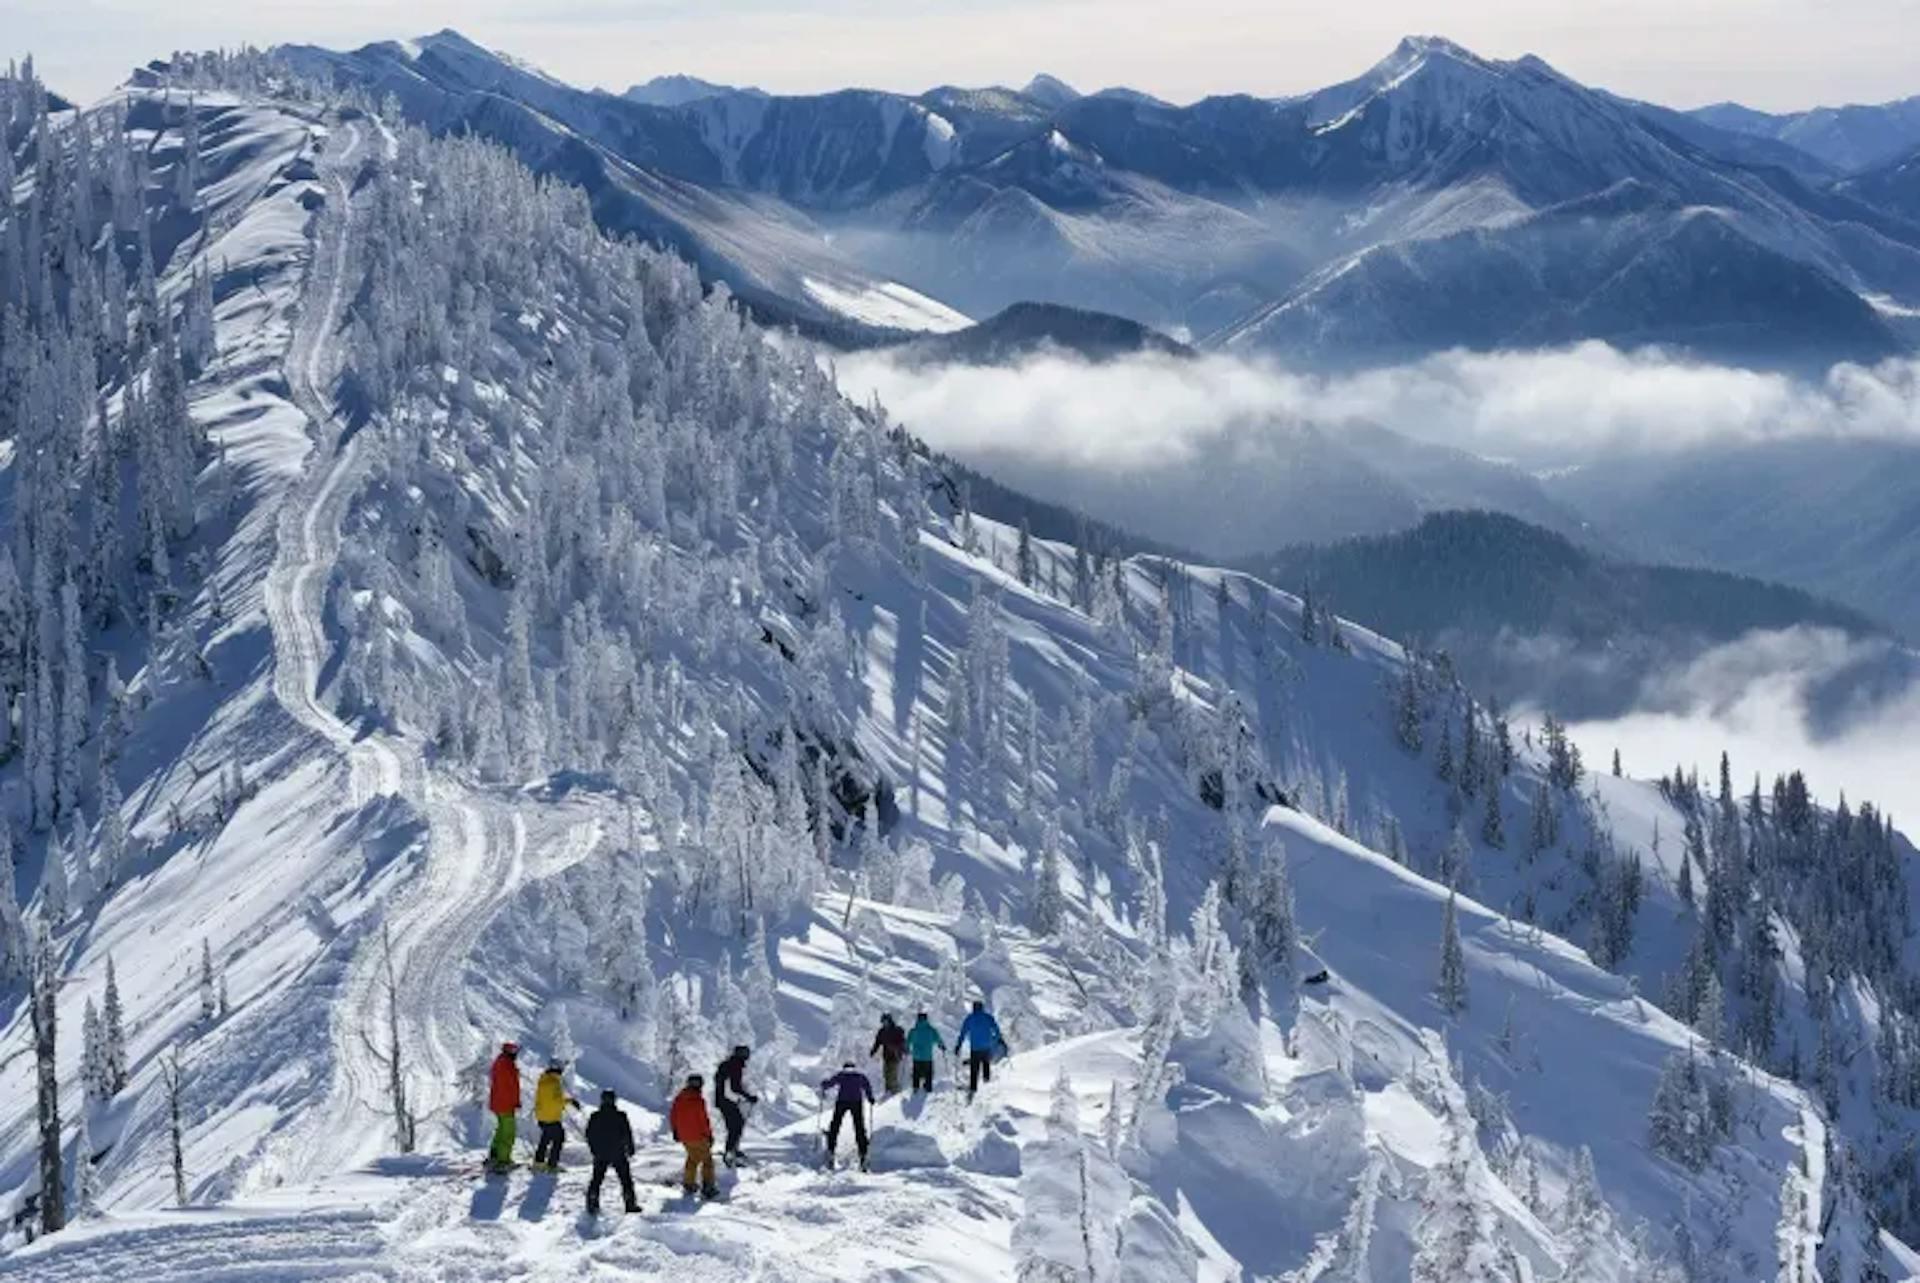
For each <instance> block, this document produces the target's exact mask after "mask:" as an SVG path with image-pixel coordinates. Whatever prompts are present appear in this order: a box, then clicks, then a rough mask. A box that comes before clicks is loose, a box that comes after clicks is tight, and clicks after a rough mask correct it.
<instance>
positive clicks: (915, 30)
mask: <svg viewBox="0 0 1920 1283" xmlns="http://www.w3.org/2000/svg"><path fill="white" fill-rule="evenodd" d="M448 26H451V27H454V28H456V29H458V30H460V31H461V32H463V33H464V34H466V35H467V36H469V37H471V38H472V39H474V40H477V41H478V42H480V43H481V44H484V45H488V46H490V47H493V48H497V49H501V50H504V51H506V52H509V53H513V54H517V55H518V56H520V57H522V58H525V59H527V60H529V61H532V62H534V63H536V64H538V65H540V66H541V67H543V68H545V69H546V70H548V71H550V72H552V73H553V74H554V75H557V76H559V77H560V78H562V79H564V80H567V81H570V82H573V83H575V84H580V85H588V86H590V85H599V86H602V87H604V88H609V89H613V90H620V89H624V88H625V87H626V86H627V85H629V84H631V83H633V82H635V81H640V80H645V79H647V78H649V77H651V76H654V75H659V74H662V73H667V72H685V73H688V74H691V75H698V76H703V77H705V78H707V79H710V80H718V81H723V82H727V83H733V84H758V85H760V86H762V87H764V88H767V89H771V90H775V91H785V92H812V91H818V90H825V89H836V88H843V87H846V86H849V85H860V86H868V87H874V88H883V89H897V90H908V91H919V90H922V89H926V88H930V87H932V86H933V85H936V84H943V83H955V84H976V85H977V84H990V83H1000V84H1015V85H1017V84H1021V83H1024V82H1025V80H1026V79H1027V78H1028V77H1029V76H1031V75H1032V74H1033V73H1034V72H1036V71H1047V72H1051V73H1053V74H1055V75H1058V76H1060V77H1062V78H1063V79H1065V80H1067V81H1069V82H1071V83H1072V84H1074V85H1075V86H1077V87H1078V88H1080V89H1083V90H1092V89H1097V88H1100V87H1102V86H1105V85H1110V84H1126V85H1130V86H1133V87H1134V88H1138V89H1143V90H1146V91H1148V92H1151V93H1154V94H1158V95H1159V96H1161V97H1164V98H1168V99H1171V100H1174V101H1178V102H1186V101H1190V100H1192V99H1194V98H1198V97H1202V96H1204V95H1206V94H1209V93H1223V92H1248V93H1255V94H1263V95H1278V94H1287V93H1295V92H1299V91H1302V90H1306V89H1312V88H1316V87H1318V86H1320V85H1324V84H1328V83H1332V82H1334V81H1337V80H1342V79H1346V78H1348V77H1350V76H1353V75H1356V74H1358V73H1359V72H1360V71H1362V70H1364V69H1365V68H1366V67H1368V66H1369V65H1371V64H1372V63H1374V62H1375V61H1377V60H1378V59H1379V58H1381V57H1382V56H1383V55H1385V54H1386V52H1387V51H1388V50H1389V49H1391V48H1392V47H1393V45H1394V43H1395V42H1396V41H1397V40H1398V39H1399V38H1400V37H1401V36H1403V35H1407V34H1413V33H1420V34H1438V35H1445V36H1448V37H1451V38H1452V39H1454V40H1457V41H1459V42H1460V43H1461V44H1464V45H1466V46H1468V47H1469V48H1472V49H1475V50H1477V51H1479V52H1481V53H1483V54H1486V55H1488V56H1491V57H1500V58H1511V57H1517V56H1519V55H1520V54H1524V53H1536V54H1539V55H1540V56H1541V57H1543V58H1545V59H1547V61H1549V62H1551V63H1553V64H1554V65H1556V66H1558V67H1559V68H1560V69H1561V70H1563V71H1565V72H1567V73H1568V74H1569V75H1572V76H1574V77H1576V78H1578V79H1580V80H1583V81H1586V82H1588V83H1590V84H1595V85H1599V86H1602V87H1605V88H1608V89H1612V90H1615V91H1617V92H1621V93H1628V94H1632V95H1634V96H1637V97H1643V98H1649V99H1653V100H1655V101H1659V102H1665V103H1669V104H1672V105H1674V106H1697V105H1699V104H1702V103H1707V102H1714V101H1718V100H1720V99H1725V98H1732V99H1736V100H1738V101H1742V102H1746V103H1748V104H1750V105H1752V106H1756V107H1761V108H1765V109H1769V110H1792V109H1796V108H1801V107H1808V106H1813V105H1816V104H1832V103H1841V102H1879V101H1884V100H1887V99H1891V98H1901V97H1907V96H1909V95H1913V94H1920V58H1916V57H1915V56H1914V49H1915V47H1916V44H1920V39H1917V38H1916V35H1917V33H1920V0H1608V2H1607V3H1594V2H1593V0H1456V2H1455V3H1454V4H1451V5H1437V4H1433V3H1430V2H1429V3H1414V2H1413V0H1372V3H1369V4H1364V5H1360V4H1346V5H1342V4H1335V3H1329V2H1327V0H1321V2H1320V3H1303V2H1302V0H521V2H520V3H511V2H509V0H470V2H469V3H464V4H463V3H449V2H447V0H425V2H422V3H412V4H406V5H399V4H390V3H376V2H374V0H329V2H322V0H0V59H3V58H11V57H18V56H20V55H22V54H26V53H32V54H34V55H35V58H36V60H37V61H38V63H39V65H40V67H41V70H42V74H43V77H44V78H45V80H46V81H47V83H48V84H49V85H51V86H52V87H53V88H54V89H55V90H56V91H58V92H62V93H66V94H69V95H72V96H77V97H80V98H82V99H85V100H91V99H93V98H95V97H97V96H99V95H100V94H102V93H104V92H105V91H106V90H108V89H109V88H111V87H112V86H113V85H115V84H117V83H119V81H121V80H122V79H124V78H125V74H126V72H127V69H128V68H130V67H132V66H133V65H134V64H136V63H138V62H142V61H145V60H147V59H149V58H153V57H157V56H161V55H163V54H165V53H166V52H168V51H170V50H172V49H175V48H195V49H203V48H211V47H214V46H217V45H229V46H231V45H237V44H241V43H246V42H251V43H254V44H261V45H266V44H273V43H277V42H281V41H302V42H307V43H313V44H321V45H329V46H334V47H350V46H352V45H357V44H361V43H364V42H366V41H368V40H375V39H386V38H392V37H398V36H407V35H418V34H422V33H425V32H428V31H434V30H438V29H439V28H441V27H448Z"/></svg>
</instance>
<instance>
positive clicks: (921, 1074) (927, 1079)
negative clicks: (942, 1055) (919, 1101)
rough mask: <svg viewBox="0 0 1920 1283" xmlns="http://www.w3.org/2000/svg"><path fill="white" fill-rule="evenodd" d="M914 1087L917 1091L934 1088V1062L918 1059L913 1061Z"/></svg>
mask: <svg viewBox="0 0 1920 1283" xmlns="http://www.w3.org/2000/svg"><path fill="white" fill-rule="evenodd" d="M913 1089H914V1090H915V1091H932V1090H933V1062H932V1061H931V1060H916V1061H914V1062H913Z"/></svg>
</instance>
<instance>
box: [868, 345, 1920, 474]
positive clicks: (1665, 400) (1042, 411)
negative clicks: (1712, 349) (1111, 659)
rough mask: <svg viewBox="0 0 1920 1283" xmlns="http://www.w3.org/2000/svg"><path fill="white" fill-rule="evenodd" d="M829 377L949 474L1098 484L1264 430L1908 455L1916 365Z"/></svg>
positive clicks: (1188, 366) (1268, 367)
mask: <svg viewBox="0 0 1920 1283" xmlns="http://www.w3.org/2000/svg"><path fill="white" fill-rule="evenodd" d="M839 371H840V378H841V381H842V383H843V385H844V386H845V387H846V388H847V389H848V391H849V392H851V393H853V394H855V395H856V396H859V397H861V398H864V397H866V396H867V395H869V394H872V393H877V394H878V395H879V396H880V399H881V400H882V402H884V403H885V404H886V405H887V407H888V408H889V409H890V410H891V411H892V412H893V413H894V414H895V416H896V417H897V418H899V419H900V420H901V421H902V422H904V423H905V424H907V426H908V427H910V428H912V429H913V430H914V431H915V432H917V433H919V434H920V435H921V436H923V437H924V438H925V439H926V440H928V441H929V442H931V443H932V444H934V445H935V446H937V447H939V448H941V449H945V450H948V451H950V452H952V453H954V454H956V455H958V456H960V457H962V458H967V457H969V456H976V455H985V454H991V455H994V456H1008V457H1017V458H1020V459H1023V460H1027V461H1030V462H1033V463H1035V464H1054V465H1073V466H1079V467H1099V468H1106V469H1110V470H1127V469H1138V468H1151V467H1160V466H1169V465H1177V464H1180V463H1183V462H1186V461H1188V460H1191V459H1192V458H1194V457H1195V456H1196V455H1199V454H1202V453H1205V452H1208V451H1211V450H1216V449H1219V448H1221V446H1222V445H1223V443H1234V442H1237V441H1238V440H1239V439H1240V438H1243V437H1245V436H1246V435H1247V434H1250V433H1253V434H1257V433H1259V432H1262V431H1266V430H1269V429H1270V428H1271V427H1272V425H1273V424H1274V423H1276V422H1294V423H1314V424H1322V425H1332V426H1337V425H1340V424H1343V423H1350V422H1367V423H1375V424H1379V425H1381V426H1384V427H1387V428H1390V429H1392V430H1394V431H1396V432H1400V433H1403V434H1405V435H1407V436H1410V437H1414V438H1416V439H1418V440H1422V441H1429V442H1434V443H1438V444H1445V445H1450V446H1455V447H1458V448H1460V449H1464V450H1468V451H1471V452H1473V453H1475V454H1479V455H1482V456H1485V457H1489V458H1510V459H1513V460H1515V461H1516V462H1519V463H1522V464H1524V465H1526V466H1539V467H1551V466H1556V465H1559V464H1566V463H1574V462H1578V461H1579V460H1580V459H1581V458H1583V457H1587V456H1590V455H1592V454H1595V453H1598V452H1601V451H1618V450H1628V451H1635V452H1649V451H1670V450H1678V449H1686V448H1689V447H1694V446H1703V445H1712V444H1725V443H1729V442H1755V441H1767V440H1780V439H1788V438H1803V437H1821V436H1828V437H1866V438H1875V439H1882V440H1889V439H1890V440H1905V441H1912V442H1915V443H1916V444H1920V361H1915V360H1911V359H1902V360H1893V361H1888V362H1885V363H1882V364H1880V365H1877V366H1872V367H1867V366H1859V365H1845V364H1843V365H1838V366H1835V367H1834V368H1833V369H1832V370H1831V371H1830V372H1829V373H1828V374H1827V375H1826V376H1825V377H1824V378H1823V379H1821V380H1819V381H1817V382H1812V381H1806V380H1802V379H1798V378H1794V377H1791V376H1789V375H1785V374H1777V373H1768V372H1761V371H1753V370H1743V369H1737V368H1734V367H1730V366H1719V365H1703V364H1699V363H1695V362H1689V361H1681V360H1676V359H1674V358H1672V357H1670V356H1666V355H1662V354H1661V353H1659V352H1656V351H1649V352H1634V353H1627V352H1621V351H1619V350H1617V349H1615V348H1612V347H1609V346H1607V345H1606V344H1603V343H1583V344H1580V345H1577V346H1575V347H1570V348H1564V349H1558V350H1553V351H1542V352H1526V353H1490V354H1480V353H1461V352H1454V353H1445V354H1441V355H1438V356H1434V357H1430V358H1428V359H1426V360H1423V361H1419V362H1415V363H1412V364H1409V365H1401V366H1394V367H1390V368H1387V369H1382V370H1373V371H1366V372H1362V373H1355V374H1348V375H1310V374H1302V373H1298V372H1294V371H1289V370H1287V369H1285V368H1284V367H1282V366H1279V365H1275V364H1271V363H1267V362H1262V361H1255V360H1244V359H1241V358H1238V357H1232V356H1220V355H1208V356H1202V357H1200V358H1198V359H1194V360H1182V359H1179V358H1174V357H1167V356H1160V355H1144V356H1138V357H1133V358H1129V359H1126V360H1120V361H1113V362H1107V363H1102V364H1094V363H1090V362H1087V361H1082V360H1078V359H1076V358H1073V357H1070V356H1064V355H1042V356H1036V357H1033V358H1030V359H1028V360H1026V361H1024V362H1022V363H1020V364H1019V365H1017V366H1012V367H972V366H937V367H931V368H919V367H915V366H914V365H912V364H910V363H906V362H901V361H898V360H896V359H894V358H892V357H890V356H888V355H886V354H884V353H881V354H862V355H856V356H852V357H845V358H841V359H840V361H839Z"/></svg>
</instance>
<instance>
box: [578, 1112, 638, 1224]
mask: <svg viewBox="0 0 1920 1283" xmlns="http://www.w3.org/2000/svg"><path fill="white" fill-rule="evenodd" d="M587 1148H588V1150H590V1151H592V1153H593V1179H592V1180H590V1181H588V1182H587V1215H589V1216H598V1215H599V1214H600V1182H601V1181H603V1180H605V1179H606V1177H607V1169H608V1168H612V1169H613V1174H614V1175H615V1176H618V1177H619V1178H620V1196H621V1197H622V1198H623V1199H625V1200H626V1209H627V1210H628V1211H629V1212H637V1211H639V1210H640V1200H639V1199H637V1198H635V1197H634V1194H633V1165H632V1161H631V1160H632V1158H633V1125H632V1124H631V1123H629V1122H628V1121H627V1115H626V1113H625V1111H623V1110H622V1109H621V1108H620V1107H619V1097H618V1096H616V1095H615V1094H614V1093H613V1092H612V1091H603V1092H601V1093H600V1108H598V1109H596V1110H594V1111H593V1113H592V1114H591V1115H589V1116H588V1118H587Z"/></svg>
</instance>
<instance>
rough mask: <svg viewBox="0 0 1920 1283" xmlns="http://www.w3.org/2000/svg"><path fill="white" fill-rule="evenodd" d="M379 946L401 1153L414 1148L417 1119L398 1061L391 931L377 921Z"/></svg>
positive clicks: (397, 984)
mask: <svg viewBox="0 0 1920 1283" xmlns="http://www.w3.org/2000/svg"><path fill="white" fill-rule="evenodd" d="M380 947H381V949H382V951H383V952H384V954H385V957H384V958H383V965H384V968H385V971H386V988H387V1057H386V1060H387V1085H388V1091H389V1092H390V1094H391V1095H392V1098H393V1132H394V1141H395V1143H396V1144H398V1145H399V1147H400V1152H401V1153H403V1154H411V1153H412V1152H413V1146H414V1139H415V1132H416V1131H417V1130H418V1121H417V1120H416V1119H415V1118H414V1116H413V1113H412V1111H411V1110H410V1109H409V1108H408V1106H407V1075H406V1073H405V1072H404V1070H403V1068H402V1066H401V1063H400V980H399V977H398V976H397V975H395V974H394V970H393V933H392V931H391V929H389V927H388V926H387V924H386V923H384V922H383V923H381V924H380Z"/></svg>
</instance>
